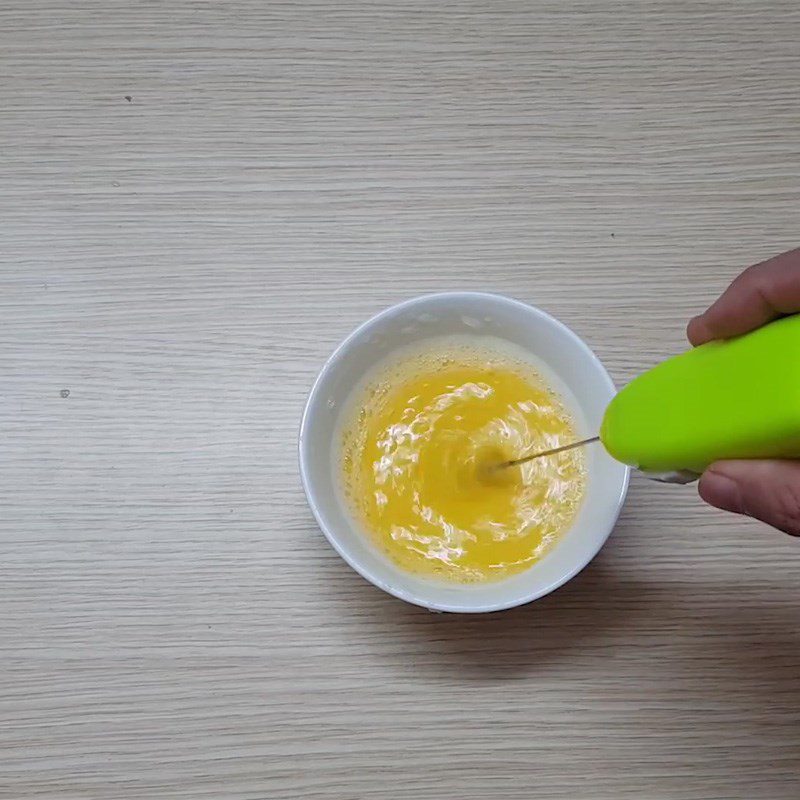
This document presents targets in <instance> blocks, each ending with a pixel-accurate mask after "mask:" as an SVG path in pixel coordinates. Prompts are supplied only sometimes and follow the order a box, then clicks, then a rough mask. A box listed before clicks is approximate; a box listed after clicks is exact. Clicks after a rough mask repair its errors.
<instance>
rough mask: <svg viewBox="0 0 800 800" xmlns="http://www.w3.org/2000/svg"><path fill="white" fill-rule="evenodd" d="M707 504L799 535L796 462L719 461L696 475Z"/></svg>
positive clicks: (799, 482)
mask: <svg viewBox="0 0 800 800" xmlns="http://www.w3.org/2000/svg"><path fill="white" fill-rule="evenodd" d="M699 492H700V497H702V498H703V500H705V501H706V502H707V503H708V504H709V505H712V506H716V507H717V508H721V509H723V510H724V511H733V512H734V513H736V514H746V515H747V516H750V517H755V518H756V519H760V520H761V521H762V522H766V523H767V525H772V527H773V528H777V529H778V530H781V531H784V532H785V533H788V534H791V535H792V536H800V461H719V462H717V463H716V464H712V465H711V466H710V467H709V468H708V469H707V470H706V471H705V472H704V473H703V476H702V477H701V478H700V486H699Z"/></svg>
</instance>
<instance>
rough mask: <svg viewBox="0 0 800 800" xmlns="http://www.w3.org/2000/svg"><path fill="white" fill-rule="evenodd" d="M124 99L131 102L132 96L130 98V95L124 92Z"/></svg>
mask: <svg viewBox="0 0 800 800" xmlns="http://www.w3.org/2000/svg"><path fill="white" fill-rule="evenodd" d="M125 99H126V100H127V101H128V102H129V103H132V102H133V98H132V97H131V96H130V95H129V94H126V95H125Z"/></svg>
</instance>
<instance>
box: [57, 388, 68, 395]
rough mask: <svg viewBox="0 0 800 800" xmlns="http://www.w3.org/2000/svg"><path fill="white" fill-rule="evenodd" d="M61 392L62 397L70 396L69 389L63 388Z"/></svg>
mask: <svg viewBox="0 0 800 800" xmlns="http://www.w3.org/2000/svg"><path fill="white" fill-rule="evenodd" d="M59 394H60V395H61V396H62V397H69V389H62V390H61V391H60V392H59Z"/></svg>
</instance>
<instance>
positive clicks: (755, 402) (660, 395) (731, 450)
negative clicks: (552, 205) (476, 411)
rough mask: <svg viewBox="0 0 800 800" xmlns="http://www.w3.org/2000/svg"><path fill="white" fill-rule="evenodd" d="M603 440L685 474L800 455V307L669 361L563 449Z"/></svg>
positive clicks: (614, 451) (634, 457)
mask: <svg viewBox="0 0 800 800" xmlns="http://www.w3.org/2000/svg"><path fill="white" fill-rule="evenodd" d="M598 439H599V441H600V442H602V444H603V446H604V447H605V449H606V450H607V451H608V453H609V454H610V455H611V456H613V457H614V458H615V459H617V460H618V461H621V462H622V463H624V464H628V465H629V466H631V467H635V468H638V469H640V470H642V471H643V472H645V473H648V474H649V475H651V476H653V477H659V478H661V479H667V480H674V481H676V482H687V481H690V480H693V479H695V478H697V477H698V476H699V475H700V474H701V473H702V472H703V471H704V470H705V468H706V467H708V466H709V464H712V463H713V462H714V461H719V460H720V459H731V458H735V459H740V458H745V459H748V458H800V315H795V316H791V317H785V318H783V319H779V320H777V321H775V322H772V323H770V324H768V325H765V326H764V327H763V328H759V329H757V330H755V331H752V332H751V333H747V334H744V335H743V336H739V337H736V338H735V339H729V340H726V341H717V342H709V343H708V344H704V345H701V346H700V347H696V348H694V349H692V350H688V351H686V352H685V353H681V354H680V355H677V356H674V357H672V358H669V359H667V360H666V361H663V362H662V363H660V364H658V365H657V366H655V367H653V368H652V369H649V370H648V371H647V372H644V373H642V374H641V375H639V376H638V377H637V378H635V379H634V380H633V381H631V382H630V383H629V384H628V385H627V386H625V387H624V388H623V389H622V390H621V391H620V392H619V393H618V394H617V395H616V396H615V397H614V399H613V400H612V401H611V402H610V403H609V405H608V408H607V409H606V412H605V415H604V417H603V422H602V425H601V428H600V435H599V437H595V438H594V439H589V440H586V441H585V442H575V443H574V444H572V445H567V446H566V447H563V448H558V450H559V451H560V450H563V449H568V448H571V447H577V446H580V445H581V444H588V443H589V442H593V441H597V440H598ZM552 452H553V451H548V453H537V454H535V455H533V456H528V457H526V458H524V459H517V460H516V461H514V462H507V464H505V465H503V466H511V465H513V464H517V463H521V462H522V461H527V460H530V459H531V458H536V457H541V456H543V455H547V454H549V453H552Z"/></svg>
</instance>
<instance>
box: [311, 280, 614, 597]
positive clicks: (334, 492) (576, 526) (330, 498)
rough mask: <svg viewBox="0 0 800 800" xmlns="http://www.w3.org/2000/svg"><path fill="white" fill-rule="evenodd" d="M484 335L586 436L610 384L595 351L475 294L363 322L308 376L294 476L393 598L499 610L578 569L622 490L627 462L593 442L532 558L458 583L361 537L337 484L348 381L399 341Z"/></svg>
mask: <svg viewBox="0 0 800 800" xmlns="http://www.w3.org/2000/svg"><path fill="white" fill-rule="evenodd" d="M464 333H467V334H473V335H488V336H493V337H499V338H501V339H506V340H508V341H510V342H512V343H513V344H515V345H517V346H518V347H522V348H524V349H525V350H526V351H527V353H529V354H530V360H531V362H532V363H533V364H534V366H536V367H538V369H539V371H540V373H541V374H542V375H543V377H544V378H545V379H546V380H547V381H548V382H549V383H550V385H551V386H552V387H553V389H555V390H556V391H557V392H558V393H559V394H560V395H561V398H562V400H563V402H564V403H565V405H566V406H567V407H568V408H569V409H570V410H571V411H572V413H573V415H574V418H575V422H576V425H577V427H578V433H579V434H581V435H582V436H583V435H585V436H591V435H594V434H596V433H597V431H598V430H599V429H600V421H601V420H602V417H603V412H604V411H605V408H606V406H607V405H608V402H609V400H611V398H612V397H613V396H614V392H615V390H614V384H613V383H612V381H611V378H609V376H608V373H607V372H606V370H605V368H604V367H603V365H602V364H601V363H600V361H599V359H598V358H597V356H595V355H594V353H592V351H591V350H590V349H589V348H588V347H587V346H586V345H585V344H584V343H583V341H581V339H579V338H578V337H577V336H576V335H575V334H574V333H573V332H572V331H571V330H570V329H569V328H567V327H566V326H565V325H563V324H562V323H560V322H558V320H556V319H554V318H553V317H551V316H549V315H548V314H546V313H545V312H544V311H541V310H539V309H538V308H534V307H532V306H528V305H525V304H524V303H520V302H518V301H516V300H511V299H510V298H507V297H502V296H500V295H494V294H483V293H478V292H452V293H446V294H433V295H427V296H424V297H418V298H416V299H414V300H409V301H407V302H405V303H400V304H399V305H396V306H393V307H392V308H389V309H387V310H386V311H384V312H382V313H381V314H378V315H377V316H376V317H373V318H372V319H371V320H369V321H368V322H366V323H364V324H363V325H362V326H361V327H360V328H358V330H356V331H355V332H354V333H353V334H351V335H350V336H349V337H348V338H347V339H346V340H345V341H344V342H343V343H342V344H341V345H340V346H339V347H338V349H337V350H336V351H335V352H334V353H333V355H332V356H331V357H330V358H329V359H328V361H327V363H326V364H325V366H324V367H323V368H322V371H321V372H320V374H319V377H318V378H317V380H316V383H315V384H314V387H313V389H312V390H311V394H310V396H309V398H308V402H307V404H306V408H305V412H304V414H303V421H302V424H301V427H300V474H301V477H302V480H303V487H304V488H305V492H306V496H307V497H308V502H309V505H310V506H311V510H312V511H313V512H314V516H315V517H316V518H317V522H319V526H320V528H322V531H323V533H324V534H325V536H326V537H327V538H328V541H329V542H330V543H331V544H332V545H333V547H334V548H335V549H336V551H337V552H338V553H339V555H340V556H341V557H342V558H343V559H344V560H345V561H346V562H347V563H348V564H349V565H350V566H351V567H352V568H353V569H355V570H356V571H357V572H359V573H360V574H361V575H363V576H364V577H365V578H366V579H367V580H369V581H371V582H372V583H373V584H375V586H377V587H379V588H381V589H383V590H384V591H386V592H389V593H390V594H393V595H394V596H395V597H399V598H400V599H402V600H406V601H408V602H409V603H416V604H417V605H420V606H423V607H425V608H428V609H431V610H435V611H456V612H482V611H499V610H501V609H504V608H511V607H512V606H518V605H521V604H522V603H527V602H529V601H531V600H535V599H537V598H539V597H542V595H545V594H547V593H548V592H551V591H553V589H556V588H557V587H559V586H561V584H563V583H565V582H566V581H568V580H569V579H570V578H572V577H573V576H574V575H576V574H577V573H578V572H580V570H582V569H583V568H584V567H585V566H586V565H587V564H588V563H589V562H590V561H591V560H592V558H594V556H595V555H596V554H597V552H598V551H599V550H600V548H601V547H602V546H603V544H604V543H605V541H606V539H607V538H608V536H609V534H610V533H611V530H612V528H613V527H614V523H615V522H616V520H617V517H618V515H619V512H620V509H621V508H622V503H623V501H624V499H625V494H626V492H627V488H628V478H629V472H630V471H629V469H628V468H627V467H625V466H623V465H622V464H619V463H617V462H616V461H614V459H612V458H611V456H609V455H608V454H607V453H606V452H605V451H604V450H603V448H602V446H600V445H598V444H595V445H591V446H590V447H588V448H587V450H586V460H587V472H588V475H587V489H586V497H585V498H584V502H583V505H582V507H581V509H580V511H579V512H578V514H577V516H576V518H575V521H574V523H573V525H572V527H571V528H570V529H569V530H568V531H566V532H565V533H564V535H563V536H562V537H561V539H560V540H559V541H558V542H557V543H556V544H555V546H554V547H553V548H552V549H551V550H550V551H549V552H548V553H547V554H546V555H545V556H544V557H543V558H542V559H541V560H540V561H538V562H537V563H535V564H534V565H533V566H532V567H530V568H529V569H527V570H526V571H525V572H522V573H520V574H518V575H514V576H513V577H510V578H506V579H505V580H502V581H498V582H494V583H483V584H473V585H459V584H453V583H443V582H438V581H435V580H432V579H429V578H422V577H418V576H415V575H410V574H408V573H406V572H403V571H402V570H400V569H399V568H398V567H396V566H395V565H394V564H393V563H392V562H391V561H389V559H388V558H386V557H385V556H384V555H383V554H382V553H380V552H379V550H378V549H377V548H376V547H375V546H374V545H373V544H372V543H371V542H370V539H369V538H368V536H367V535H366V533H365V532H364V531H362V530H360V529H359V526H358V524H357V523H356V522H355V520H353V519H352V517H351V516H350V514H349V513H348V511H347V509H346V507H345V505H344V501H343V499H342V498H341V496H340V492H339V489H338V485H339V484H338V476H337V458H338V447H339V437H338V423H339V416H340V413H341V412H342V409H343V408H344V407H346V406H347V401H348V396H349V394H350V392H351V391H352V390H353V388H354V387H355V386H356V385H357V384H358V383H359V382H360V381H361V380H362V378H363V377H364V375H365V373H367V372H368V371H369V370H370V369H371V368H372V367H373V366H375V365H376V364H377V362H379V361H383V360H384V359H385V358H386V357H387V355H389V354H390V353H391V352H392V351H393V350H395V349H396V348H399V347H403V346H407V345H410V344H416V343H417V342H420V341H423V340H425V339H428V338H431V337H435V336H446V335H453V334H464Z"/></svg>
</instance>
